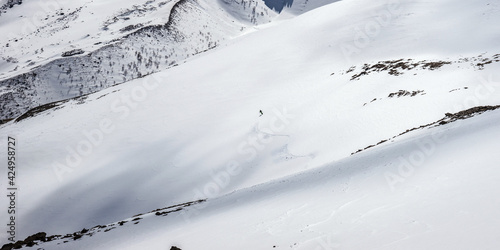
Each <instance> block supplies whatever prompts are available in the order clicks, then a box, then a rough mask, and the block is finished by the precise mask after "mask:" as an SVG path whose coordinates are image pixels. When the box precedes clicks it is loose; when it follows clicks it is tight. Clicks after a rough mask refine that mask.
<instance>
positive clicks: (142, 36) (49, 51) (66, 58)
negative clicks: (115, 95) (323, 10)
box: [0, 0, 276, 119]
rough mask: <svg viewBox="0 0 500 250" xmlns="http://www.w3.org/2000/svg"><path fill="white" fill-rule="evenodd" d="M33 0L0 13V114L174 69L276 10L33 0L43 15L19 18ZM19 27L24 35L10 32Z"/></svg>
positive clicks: (255, 4)
mask: <svg viewBox="0 0 500 250" xmlns="http://www.w3.org/2000/svg"><path fill="white" fill-rule="evenodd" d="M35 3H36V1H34V2H32V4H31V5H28V6H26V4H23V5H21V6H18V7H17V8H15V9H12V10H11V11H9V12H8V13H6V14H5V15H3V16H1V17H0V20H6V21H4V22H3V23H4V25H2V26H1V28H2V29H4V32H5V33H6V34H8V35H7V36H6V37H4V39H5V40H4V41H0V43H2V45H3V46H2V47H1V51H0V53H1V55H2V58H3V59H2V62H1V63H0V68H1V69H2V72H3V73H2V75H1V78H3V80H2V81H0V86H2V87H4V88H5V89H6V90H5V91H4V92H3V93H2V95H1V96H0V105H1V114H0V119H7V118H14V117H16V116H19V115H20V114H22V113H24V112H25V111H27V110H28V109H30V108H34V107H36V106H39V105H42V104H45V103H50V102H53V101H59V100H63V99H67V98H71V97H76V96H81V95H84V94H88V93H93V92H96V91H98V90H101V89H104V88H107V87H109V86H113V85H116V84H119V83H123V82H126V81H129V80H131V79H135V78H139V77H142V76H143V75H147V74H151V73H152V72H157V71H159V70H162V69H166V68H168V67H172V66H174V65H177V64H178V63H182V62H183V61H184V60H185V59H187V58H189V57H192V56H194V55H196V54H199V53H202V52H204V51H206V50H209V49H212V48H214V47H217V46H218V45H220V44H221V43H224V41H225V40H228V39H230V38H232V37H235V36H238V35H239V34H241V32H242V31H245V30H247V29H249V28H251V27H252V26H253V25H258V24H263V23H268V22H270V21H271V20H272V18H273V17H274V16H275V15H276V13H274V12H273V11H271V10H269V9H268V8H267V7H266V6H265V5H264V4H263V3H261V2H259V1H253V0H252V1H248V2H247V1H242V2H241V3H240V2H236V1H231V2H224V1H217V0H213V1H212V0H210V1H194V0H182V1H163V2H160V1H147V2H145V3H143V4H138V3H137V2H136V1H128V2H125V3H126V4H127V3H128V4H129V5H131V6H130V7H128V8H126V7H120V9H118V10H115V12H114V13H113V15H112V16H107V15H109V13H110V12H103V10H102V9H103V8H106V10H107V8H109V7H112V5H115V6H124V4H123V1H120V4H119V5H117V4H113V2H107V3H100V2H94V1H90V2H86V3H84V4H83V5H81V3H80V4H79V3H78V2H76V1H55V0H51V1H49V2H47V3H38V4H39V5H42V6H43V7H44V8H42V9H43V10H46V12H43V13H42V14H43V17H44V18H43V17H40V14H39V13H38V12H35V14H36V15H35V16H28V17H24V16H23V15H22V14H23V13H25V11H28V10H29V9H31V8H33V6H32V5H35ZM259 3H261V4H260V5H259ZM35 6H36V5H35ZM125 6H126V5H125ZM23 8H24V9H23ZM114 8H115V9H116V7H114ZM107 11H109V10H107ZM16 15H20V18H21V19H20V20H17V19H18V18H17V16H16ZM45 16H46V17H45ZM37 18H42V19H41V20H38V19H37ZM26 19H27V20H26ZM21 20H22V21H21ZM19 25H21V27H22V30H21V31H20V32H21V33H19V32H17V31H16V30H14V29H15V27H19ZM35 25H36V26H35ZM35 41H36V42H35ZM54 41H57V42H54Z"/></svg>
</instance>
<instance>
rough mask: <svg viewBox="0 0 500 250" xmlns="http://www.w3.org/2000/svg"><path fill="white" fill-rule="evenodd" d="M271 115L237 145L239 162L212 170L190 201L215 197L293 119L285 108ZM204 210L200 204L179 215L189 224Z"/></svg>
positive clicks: (194, 191)
mask: <svg viewBox="0 0 500 250" xmlns="http://www.w3.org/2000/svg"><path fill="white" fill-rule="evenodd" d="M271 115H272V117H271V118H270V119H269V120H268V123H267V124H266V125H265V126H264V127H263V128H259V129H258V131H257V132H256V134H251V135H249V136H248V137H247V139H246V140H244V141H242V142H241V143H240V144H239V145H238V147H237V149H236V150H237V153H238V155H239V156H240V157H241V161H236V160H233V161H230V162H228V163H227V164H226V165H225V166H224V167H222V168H221V169H219V170H217V171H215V170H212V171H211V173H210V178H211V180H210V181H208V182H207V183H205V184H204V185H201V186H199V187H197V188H194V189H193V199H192V200H204V199H207V198H208V199H210V198H215V197H217V196H218V195H219V194H220V193H221V192H222V191H223V190H224V189H225V188H227V187H228V186H229V184H230V183H231V179H232V178H234V177H236V176H238V175H240V174H242V173H243V172H244V169H243V168H242V166H241V165H242V164H244V163H250V162H252V161H253V160H255V159H256V158H257V156H258V154H259V152H261V151H263V150H264V149H265V148H266V145H268V144H270V143H271V142H272V141H273V136H282V135H278V134H279V133H280V132H282V131H284V130H285V128H286V127H287V126H288V125H289V124H290V122H291V120H292V119H293V118H294V116H293V115H291V114H290V113H288V110H287V109H286V108H282V109H281V110H279V109H277V108H274V109H273V111H272V113H271ZM204 208H206V205H205V204H203V203H202V204H199V205H197V206H195V207H190V208H187V209H184V210H182V211H181V214H182V215H183V217H184V220H185V221H186V222H189V221H190V218H191V217H192V216H195V215H198V214H200V210H202V209H204Z"/></svg>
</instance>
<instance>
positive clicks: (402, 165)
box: [384, 75, 500, 191]
mask: <svg viewBox="0 0 500 250" xmlns="http://www.w3.org/2000/svg"><path fill="white" fill-rule="evenodd" d="M499 87H500V82H495V81H493V75H489V76H488V78H487V79H486V78H484V77H480V78H479V84H478V85H477V86H476V87H475V88H474V91H473V94H472V95H469V96H467V97H466V98H465V99H464V100H463V102H462V104H461V105H455V106H454V107H453V111H452V112H450V113H457V112H460V111H463V110H467V109H470V108H473V107H477V106H480V105H481V101H482V100H487V99H488V98H490V97H491V96H492V95H493V93H495V92H496V91H497V88H499ZM462 124H463V120H457V121H455V122H453V123H451V124H450V126H452V128H453V129H455V128H459V127H461V126H462ZM446 141H447V138H446V135H443V134H440V133H439V132H437V131H436V132H433V133H432V134H431V136H430V137H427V138H425V139H420V140H417V142H416V143H415V144H416V149H415V150H413V151H412V152H411V153H410V154H409V155H407V156H406V157H402V156H400V157H399V158H398V162H399V164H398V167H397V171H388V172H386V173H385V174H384V176H385V179H386V181H387V184H388V185H389V187H390V188H391V190H392V191H394V190H395V189H396V186H397V185H398V184H402V183H404V182H406V180H407V179H408V178H410V177H411V176H413V175H414V174H415V171H416V170H417V169H418V168H419V167H421V166H423V165H424V164H425V162H426V160H427V159H428V158H429V157H430V156H432V155H433V154H434V153H435V152H436V150H437V147H438V146H439V145H440V144H443V143H445V142H446Z"/></svg>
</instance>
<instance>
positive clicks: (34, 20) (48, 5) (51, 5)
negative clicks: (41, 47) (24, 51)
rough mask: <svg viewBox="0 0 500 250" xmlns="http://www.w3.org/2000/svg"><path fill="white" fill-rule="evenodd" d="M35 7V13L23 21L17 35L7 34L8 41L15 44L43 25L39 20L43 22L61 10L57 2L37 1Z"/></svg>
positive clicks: (49, 0)
mask: <svg viewBox="0 0 500 250" xmlns="http://www.w3.org/2000/svg"><path fill="white" fill-rule="evenodd" d="M37 6H38V8H37V9H38V10H37V11H35V12H34V13H33V15H31V16H30V17H29V18H28V19H23V24H22V26H21V28H20V29H17V32H19V33H13V32H9V33H8V34H6V35H7V37H8V39H9V41H14V42H16V41H17V39H19V38H21V37H23V36H25V35H28V34H31V33H33V32H35V31H36V30H37V29H39V28H40V27H41V26H43V25H44V24H43V23H42V22H41V20H44V19H45V18H46V16H47V15H49V14H50V13H51V12H54V11H56V10H59V9H61V8H62V7H61V4H60V3H59V1H57V0H38V2H37ZM13 44H15V43H13Z"/></svg>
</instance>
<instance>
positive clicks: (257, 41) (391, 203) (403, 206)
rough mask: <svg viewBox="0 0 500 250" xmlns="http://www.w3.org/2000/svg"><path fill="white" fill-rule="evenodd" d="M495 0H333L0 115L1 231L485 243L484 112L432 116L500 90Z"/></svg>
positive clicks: (118, 243) (487, 139) (232, 243)
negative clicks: (12, 223)
mask: <svg viewBox="0 0 500 250" xmlns="http://www.w3.org/2000/svg"><path fill="white" fill-rule="evenodd" d="M497 12H498V8H497V6H495V5H492V4H489V1H464V2H461V3H460V4H457V3H456V1H451V0H439V1H432V2H429V1H423V0H413V1H406V2H404V3H399V4H398V3H394V2H385V1H381V0H370V1H368V0H353V1H339V2H336V3H333V4H330V5H325V6H323V7H320V8H317V9H314V10H312V11H310V12H308V13H305V14H303V15H300V16H298V17H296V18H294V19H290V20H286V21H282V22H279V23H277V24H275V25H269V26H266V27H262V28H261V30H259V31H258V32H253V33H251V34H248V35H246V36H244V37H239V38H237V39H234V40H232V41H231V42H230V43H229V44H228V46H226V47H224V48H221V49H219V50H213V51H209V52H207V53H204V54H202V55H200V56H198V57H196V58H193V59H192V60H189V61H188V62H187V63H185V64H182V65H179V66H178V67H173V68H171V69H169V70H167V71H162V72H160V73H156V74H152V75H148V76H145V77H143V78H141V79H135V80H132V81H129V82H127V83H125V84H122V85H118V86H113V87H111V88H108V89H106V90H103V91H100V92H98V93H94V94H91V95H88V96H85V97H82V98H78V99H73V100H69V101H67V102H61V103H56V104H52V105H50V106H46V107H45V108H46V109H47V110H45V111H38V112H33V113H32V114H29V115H31V116H32V117H30V116H28V115H27V116H25V117H22V118H23V119H19V121H18V122H14V121H12V122H9V123H7V124H4V125H2V127H1V128H0V130H1V133H2V134H6V135H10V136H13V137H15V138H17V140H18V141H19V145H20V146H19V148H18V154H19V159H18V162H17V164H18V165H19V174H18V177H17V178H18V183H19V186H20V187H22V189H20V190H21V192H20V193H19V199H22V202H20V203H19V206H20V207H19V210H18V211H19V217H18V221H17V222H18V224H19V225H29V226H19V228H18V237H19V238H25V237H26V236H28V235H31V234H34V233H37V232H42V231H43V232H47V233H48V234H49V235H56V234H60V235H65V234H68V233H73V232H77V231H81V230H82V228H87V229H88V228H92V227H94V226H96V225H107V227H108V226H109V227H108V228H107V229H111V228H114V229H112V230H111V231H108V232H106V233H104V231H105V230H107V229H102V230H101V231H102V233H96V234H95V235H94V236H92V237H88V236H85V237H83V238H81V239H77V240H70V242H68V243H66V244H64V243H63V242H64V241H65V240H68V239H62V240H57V241H53V242H49V243H46V245H40V247H42V246H43V247H45V246H46V247H45V248H47V249H58V248H59V249H64V248H66V249H67V248H70V249H89V248H92V249H110V248H123V249H127V248H128V249H140V248H144V247H150V248H165V247H167V248H168V247H170V246H172V245H174V244H175V245H178V246H181V248H183V249H191V248H192V249H198V248H204V247H203V246H205V247H206V248H210V249H216V248H228V249H235V248H247V249H265V248H273V246H276V248H278V247H280V248H285V247H286V248H292V249H293V248H295V249H318V248H323V249H324V248H326V249H328V248H327V247H330V248H341V249H343V248H346V249H367V248H380V249H393V248H401V249H411V248H416V249H422V248H424V249H427V248H438V247H437V246H439V247H441V246H443V245H444V246H449V247H450V248H452V249H460V248H461V247H463V248H472V247H470V246H473V245H476V244H481V245H480V247H484V248H485V249H488V247H490V248H492V247H491V246H496V245H497V244H498V237H497V235H496V232H497V231H496V230H495V228H496V227H497V225H498V223H497V221H495V220H494V219H492V218H500V216H499V215H498V202H497V201H496V200H495V199H493V198H492V197H496V190H498V188H499V187H498V181H497V180H498V177H499V175H500V173H499V172H498V168H497V164H496V162H498V160H499V159H498V154H496V153H495V152H494V150H496V149H497V148H498V146H499V142H498V140H497V139H495V138H497V137H498V131H499V130H498V124H499V123H498V120H499V113H498V112H499V111H498V110H494V111H488V112H485V113H483V114H477V115H476V116H475V117H472V118H470V119H468V120H465V121H463V122H455V123H450V124H446V122H444V123H443V124H441V122H439V121H440V120H441V119H443V118H445V120H441V121H447V120H446V119H451V118H450V117H454V115H453V113H457V112H459V111H462V110H467V109H469V108H472V107H475V106H487V105H491V106H495V105H499V104H500V91H499V90H500V82H499V81H500V77H499V76H498V72H499V63H500V54H499V51H500V44H498V43H497V42H496V41H497V38H498V37H500V30H499V29H498V28H497V24H498V23H499V21H500V15H495V14H494V13H497ZM374 13H375V14H374ZM452 16H453V18H451V17H452ZM474 24H480V26H477V25H476V27H480V28H477V29H473V28H472V27H474ZM449 27H455V29H449ZM457 29H458V30H457ZM471 34H473V35H474V36H473V37H474V39H470V37H471ZM438 35H439V36H438ZM1 91H7V90H5V88H4V89H2V90H1ZM260 110H262V111H263V113H264V115H262V116H259V115H260V113H259V111H260ZM447 113H449V114H447ZM466 113H467V112H466ZM436 122H437V123H436ZM428 124H435V125H440V126H437V127H434V126H432V127H430V126H426V125H428ZM421 126H422V128H421V129H414V128H419V127H421ZM405 132H408V133H405ZM401 134H402V135H401ZM399 135H401V136H399ZM61 138H63V139H61ZM2 140H5V139H2ZM2 143H3V144H4V145H5V144H6V143H5V141H3V142H2ZM372 145H376V146H372ZM471 145H478V146H475V147H471ZM360 149H361V151H359V150H360ZM0 150H4V151H1V152H0V155H2V157H4V156H5V155H6V153H5V150H6V148H5V147H1V148H0ZM355 152H358V153H357V154H354V155H351V154H352V153H355ZM0 160H2V161H3V162H5V159H0ZM1 171H6V170H5V169H4V170H1ZM2 176H6V175H2ZM1 183H3V182H1ZM3 185H5V184H3ZM4 187H5V186H2V190H5V188H4ZM205 198H208V200H207V201H206V202H203V203H200V204H197V205H193V206H191V207H187V208H184V209H183V210H179V211H177V212H172V213H169V214H167V216H166V217H165V216H162V215H161V212H160V215H156V212H151V211H154V210H155V209H159V208H164V207H169V206H175V205H178V204H182V203H185V202H190V201H195V200H200V199H205ZM485 200H487V201H488V203H487V204H485V205H482V206H476V204H479V203H481V204H484V201H485ZM1 202H2V203H1V204H0V206H2V207H6V205H7V203H6V201H5V199H2V200H1ZM176 208H179V207H178V206H176V207H174V209H176ZM161 211H163V210H161ZM443 211H446V212H443ZM149 212H151V213H149ZM158 212H159V211H158ZM144 213H147V214H144ZM137 214H144V216H139V217H141V218H142V219H141V220H142V221H141V222H139V224H134V223H136V222H137V221H135V222H132V221H133V219H134V218H132V216H134V215H137ZM6 216H7V215H6V214H5V213H0V220H1V221H7V217H6ZM121 221H124V222H126V224H125V223H120V222H121ZM120 224H123V225H122V226H120ZM463 228H473V229H474V236H477V237H474V238H479V239H480V243H478V241H477V240H476V239H474V240H472V239H471V238H470V237H466V236H467V235H468V233H469V232H467V231H464V230H463ZM0 232H1V233H3V234H4V235H0V237H2V239H3V238H6V235H5V232H3V231H0ZM214 239H218V240H214ZM242 242H245V243H242ZM57 243H61V244H60V245H57ZM40 244H41V243H40ZM325 244H326V246H327V247H325ZM242 245H243V246H242Z"/></svg>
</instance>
